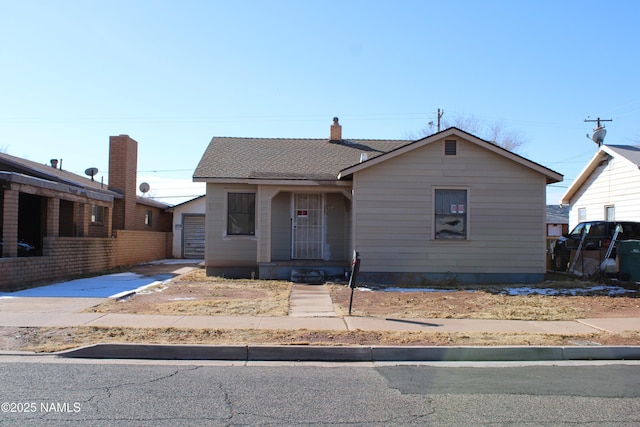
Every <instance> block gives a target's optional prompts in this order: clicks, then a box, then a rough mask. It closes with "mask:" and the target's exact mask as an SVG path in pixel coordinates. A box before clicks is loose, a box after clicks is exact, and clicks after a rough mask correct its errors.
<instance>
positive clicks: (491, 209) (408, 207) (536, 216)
mask: <svg viewBox="0 0 640 427" xmlns="http://www.w3.org/2000/svg"><path fill="white" fill-rule="evenodd" d="M442 153H443V149H442V143H441V142H434V143H432V144H429V145H427V146H424V147H422V148H420V149H416V150H414V151H412V152H410V153H408V154H404V155H402V156H398V157H396V158H394V159H391V160H387V161H386V162H382V163H380V164H378V165H375V166H373V167H370V168H367V169H364V170H362V171H360V172H357V173H356V174H355V176H354V193H355V195H354V197H355V199H354V209H355V211H356V217H355V222H354V226H355V231H354V234H355V242H356V244H355V246H356V249H357V250H358V251H359V252H360V256H361V259H362V264H361V270H362V271H363V272H402V273H406V272H422V273H447V272H452V273H469V274H483V273H484V274H502V273H516V274H520V273H522V274H541V273H544V272H545V187H546V178H545V177H544V176H543V175H541V174H539V173H536V172H534V171H532V170H530V169H528V168H526V167H523V166H521V165H519V164H516V163H515V162H512V161H509V160H508V159H505V158H503V157H501V156H499V155H497V154H494V153H492V152H490V151H487V150H485V149H483V148H481V147H478V146H476V145H475V144H472V143H467V142H464V141H463V140H460V139H458V155H457V156H455V157H448V158H444V156H443V154H442ZM443 187H449V188H451V187H456V188H462V189H467V190H468V193H467V196H468V208H467V209H468V213H467V217H468V227H467V233H468V240H466V241H443V240H434V238H433V235H434V232H433V201H432V197H433V190H434V189H435V188H443Z"/></svg>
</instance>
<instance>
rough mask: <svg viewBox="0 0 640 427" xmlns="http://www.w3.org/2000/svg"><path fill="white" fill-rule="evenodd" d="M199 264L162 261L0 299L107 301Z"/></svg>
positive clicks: (190, 261) (7, 294)
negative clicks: (64, 298) (83, 299)
mask: <svg viewBox="0 0 640 427" xmlns="http://www.w3.org/2000/svg"><path fill="white" fill-rule="evenodd" d="M197 262H198V261H194V260H161V261H155V262H153V263H149V264H143V265H141V266H138V267H134V268H132V269H131V270H132V271H129V272H124V273H115V274H107V275H104V276H96V277H88V278H84V279H76V280H71V281H68V282H62V283H55V284H52V285H46V286H39V287H37V288H31V289H25V290H22V291H17V292H0V298H11V297H40V298H42V297H68V298H108V297H113V296H116V295H118V294H121V293H127V292H131V291H133V290H135V289H138V288H141V287H144V286H148V285H151V284H154V283H162V282H164V281H166V280H169V279H171V278H173V277H175V276H177V275H178V274H181V273H183V272H186V271H187V270H186V269H187V268H192V267H193V266H194V265H195V264H196V263H197Z"/></svg>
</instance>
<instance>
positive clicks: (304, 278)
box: [291, 268, 325, 284]
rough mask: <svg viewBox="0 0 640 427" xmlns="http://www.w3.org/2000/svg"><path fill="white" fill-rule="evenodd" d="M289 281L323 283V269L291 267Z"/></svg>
mask: <svg viewBox="0 0 640 427" xmlns="http://www.w3.org/2000/svg"><path fill="white" fill-rule="evenodd" d="M291 281H292V282H293V283H307V284H323V283H324V281H325V280H324V271H322V270H313V269H308V268H299V269H293V270H291Z"/></svg>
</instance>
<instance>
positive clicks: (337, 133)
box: [329, 117, 342, 141]
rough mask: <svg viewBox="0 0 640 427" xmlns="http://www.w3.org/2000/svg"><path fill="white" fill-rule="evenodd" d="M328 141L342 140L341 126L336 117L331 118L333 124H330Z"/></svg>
mask: <svg viewBox="0 0 640 427" xmlns="http://www.w3.org/2000/svg"><path fill="white" fill-rule="evenodd" d="M329 140H330V141H342V126H340V123H338V118H337V117H334V118H333V124H332V125H331V133H330V137H329Z"/></svg>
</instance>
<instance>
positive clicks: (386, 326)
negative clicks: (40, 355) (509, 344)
mask: <svg viewBox="0 0 640 427" xmlns="http://www.w3.org/2000/svg"><path fill="white" fill-rule="evenodd" d="M104 301H106V299H103V298H47V297H45V298H34V297H28V298H27V297H18V298H1V299H0V326H16V327H46V326H48V327H67V326H123V327H127V326H128V327H145V328H147V327H148V328H153V327H159V328H160V327H175V328H210V329H285V330H294V329H313V330H336V331H355V330H362V331H438V332H488V333H492V332H494V333H495V332H497V333H500V332H506V333H518V332H521V333H540V334H566V335H571V334H588V333H598V332H612V333H619V332H623V331H640V317H637V318H593V319H579V320H575V321H530V320H484V319H426V318H425V319H393V318H382V317H359V316H344V317H339V316H337V315H336V314H335V312H334V311H333V305H332V303H331V298H330V296H329V291H328V289H327V287H326V286H324V285H299V284H296V285H294V286H293V290H292V293H291V302H290V312H289V315H288V316H286V317H275V316H255V317H254V316H163V315H147V314H121V313H110V314H104V313H82V311H83V310H85V309H87V308H90V307H93V306H96V305H99V304H101V303H102V302H104Z"/></svg>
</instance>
